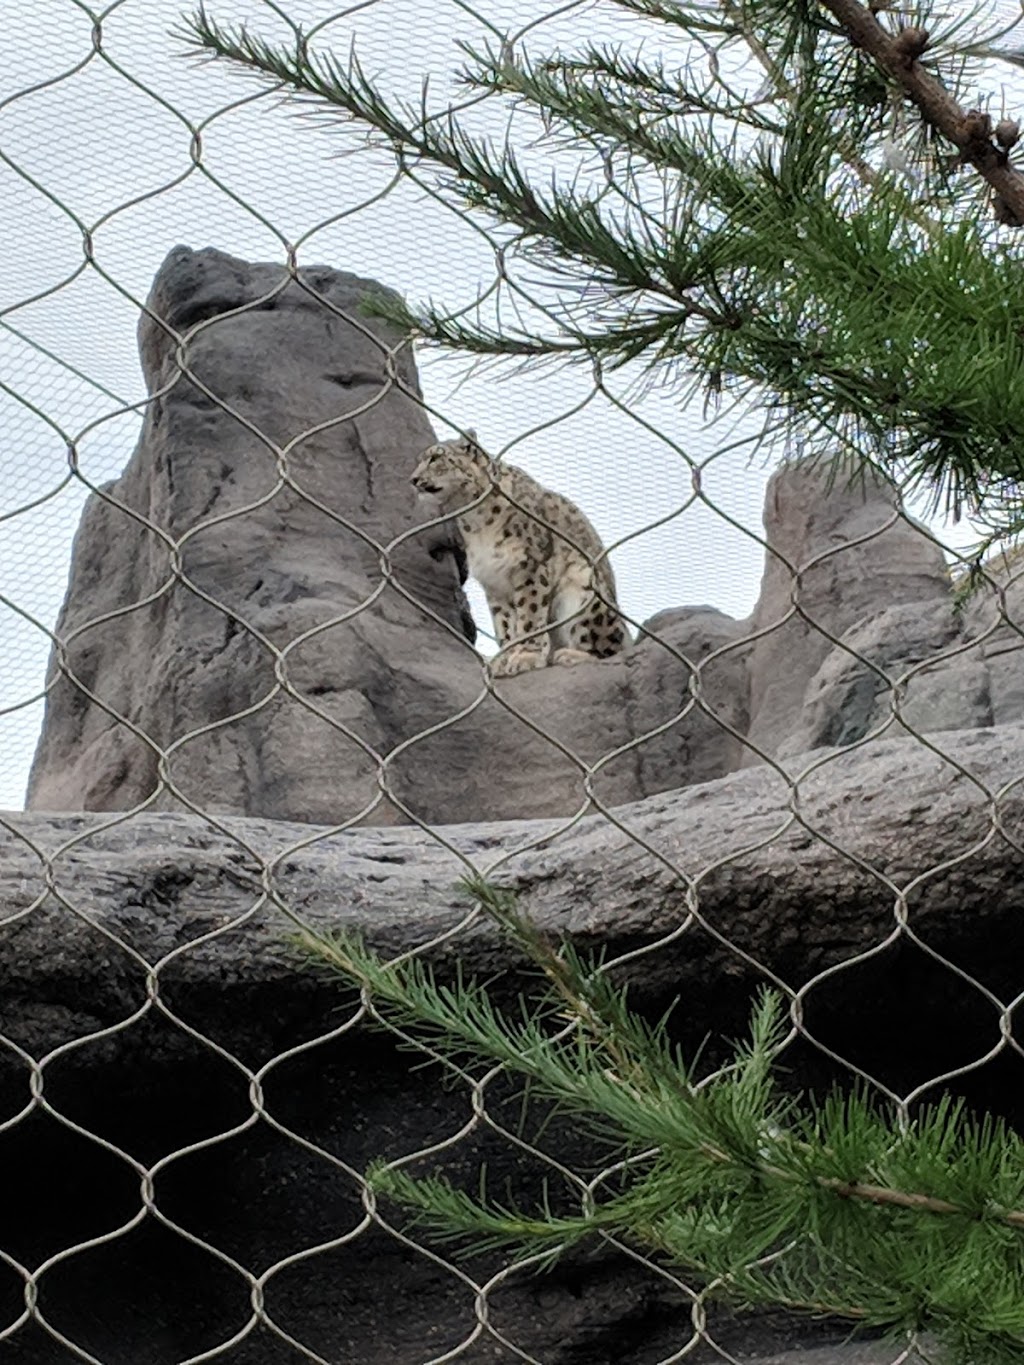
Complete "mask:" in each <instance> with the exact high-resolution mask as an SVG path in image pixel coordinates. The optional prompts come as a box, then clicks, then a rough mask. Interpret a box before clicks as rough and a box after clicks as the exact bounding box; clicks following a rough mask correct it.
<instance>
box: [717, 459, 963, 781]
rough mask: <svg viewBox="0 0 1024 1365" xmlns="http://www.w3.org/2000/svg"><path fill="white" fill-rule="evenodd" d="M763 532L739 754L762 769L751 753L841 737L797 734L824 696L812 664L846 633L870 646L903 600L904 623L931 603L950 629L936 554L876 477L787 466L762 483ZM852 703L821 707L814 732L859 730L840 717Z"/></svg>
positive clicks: (947, 595) (945, 582)
mask: <svg viewBox="0 0 1024 1365" xmlns="http://www.w3.org/2000/svg"><path fill="white" fill-rule="evenodd" d="M764 525H765V540H766V542H767V544H768V547H769V549H768V553H767V554H766V557H765V569H764V576H763V578H762V580H761V593H760V597H759V599H758V602H757V606H756V607H755V608H754V612H753V614H752V616H751V617H750V620H749V621H748V622H747V623H746V631H745V633H749V634H751V635H752V634H754V633H755V632H757V634H758V639H757V640H756V642H755V643H754V645H753V646H752V647H751V652H750V660H749V666H750V726H749V730H748V732H747V733H748V738H749V739H750V741H751V745H752V746H754V745H756V748H753V747H751V748H748V749H747V750H746V752H745V754H744V759H743V761H744V763H746V764H752V763H757V762H759V761H760V758H759V754H769V755H772V756H778V755H780V754H782V753H785V752H787V751H788V752H789V753H800V752H802V751H803V750H805V749H809V748H812V747H815V743H823V744H834V743H843V742H848V741H846V740H839V739H836V738H822V739H820V740H817V741H815V742H813V743H807V742H806V741H805V739H804V736H805V735H806V733H807V732H806V728H805V727H806V724H807V722H806V718H805V716H804V708H805V706H806V705H807V703H808V701H809V700H817V699H818V697H819V695H820V690H821V685H820V683H817V674H818V671H819V668H821V666H822V665H823V664H824V663H825V661H826V660H827V659H829V658H830V656H832V655H833V653H834V650H835V641H836V640H837V639H839V638H841V637H843V636H844V633H845V632H846V631H848V630H850V629H851V628H853V627H855V626H858V625H860V626H861V627H862V638H861V641H860V643H861V644H862V645H864V646H865V647H866V648H867V649H868V650H873V649H875V648H876V646H875V639H874V626H873V624H872V623H874V622H876V621H877V620H878V618H879V617H880V616H881V615H882V614H883V613H885V612H886V611H888V610H892V609H898V608H899V607H901V606H903V605H905V604H907V605H908V614H909V615H910V616H912V615H913V612H914V611H915V610H916V609H917V606H918V604H920V603H928V602H933V601H934V602H936V603H937V604H938V605H937V611H938V613H939V615H941V616H943V617H944V618H946V619H948V620H949V621H950V622H952V611H951V592H950V579H949V571H948V570H947V568H946V564H945V561H944V559H943V556H942V551H941V550H940V549H939V547H938V546H937V545H936V544H935V542H934V541H932V540H931V539H929V538H928V537H927V536H926V535H924V534H922V532H921V531H920V530H919V529H918V527H917V526H916V525H915V524H914V523H913V522H911V521H909V520H907V519H906V518H905V517H903V516H900V515H899V514H898V513H897V511H896V505H895V498H894V496H893V490H892V489H891V487H890V486H889V485H887V484H885V483H884V482H882V481H880V480H878V479H875V478H868V477H865V478H864V479H863V480H857V481H855V482H850V481H848V480H846V481H844V480H843V479H842V477H841V476H840V477H837V478H836V481H835V483H833V484H831V485H830V483H829V473H828V471H827V469H825V468H823V467H819V466H816V465H814V464H804V465H795V466H794V465H791V466H789V467H787V468H784V469H782V470H780V471H778V472H777V473H776V474H775V475H773V477H772V478H771V480H770V481H769V484H768V490H767V494H766V498H765V513H764ZM763 632H766V633H763ZM884 638H885V639H887V640H888V639H889V638H890V637H889V635H888V634H886V635H885V637H884ZM843 657H844V658H848V657H849V655H848V654H845V653H844V654H843ZM809 685H810V686H811V688H812V692H811V696H810V698H809V697H808V687H809ZM815 685H816V689H817V690H814V689H815ZM848 700H849V699H848V698H847V696H846V695H839V696H832V697H830V698H829V701H828V702H826V703H825V704H823V706H822V707H821V708H820V709H821V710H822V711H823V712H824V716H823V719H822V720H821V722H820V723H819V729H820V730H822V731H829V730H834V731H836V732H837V733H840V734H843V733H846V732H847V731H849V730H851V729H852V728H854V727H855V725H856V724H859V718H858V720H857V721H854V720H852V719H851V717H849V716H848V715H847V712H846V706H847V702H848ZM859 703H860V698H859V696H857V697H855V698H853V706H854V708H855V709H856V708H857V707H858V706H859ZM972 723H973V722H972V720H971V719H969V718H967V717H965V718H964V719H963V720H953V721H952V724H951V728H956V726H957V725H964V726H966V725H970V724H972ZM797 735H799V736H800V737H801V738H800V739H795V738H794V737H795V736H797Z"/></svg>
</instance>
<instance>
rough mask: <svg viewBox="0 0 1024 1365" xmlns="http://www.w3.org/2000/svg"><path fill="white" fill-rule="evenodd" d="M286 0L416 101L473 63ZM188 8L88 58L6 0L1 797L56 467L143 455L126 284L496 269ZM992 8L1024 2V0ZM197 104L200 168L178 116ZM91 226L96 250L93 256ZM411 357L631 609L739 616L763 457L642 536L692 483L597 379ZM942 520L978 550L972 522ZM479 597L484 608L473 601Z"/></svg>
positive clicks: (381, 4)
mask: <svg viewBox="0 0 1024 1365" xmlns="http://www.w3.org/2000/svg"><path fill="white" fill-rule="evenodd" d="M277 5H278V9H279V10H284V11H285V12H287V13H288V14H289V15H290V16H291V17H292V18H294V19H295V20H296V21H299V22H301V23H303V24H304V25H309V24H311V23H317V22H321V21H324V20H329V21H330V22H329V23H328V24H327V26H326V27H325V28H324V29H323V30H322V31H321V34H320V41H322V42H324V43H327V44H331V45H336V46H337V47H338V48H339V49H341V50H343V51H344V50H347V47H348V43H349V41H350V40H351V38H353V37H354V38H355V41H356V46H357V51H358V52H359V54H360V57H361V60H362V61H363V64H364V66H365V67H366V68H367V69H368V70H369V71H371V72H375V73H379V74H380V75H381V78H382V82H383V83H384V85H385V87H386V88H388V89H391V90H393V91H396V92H398V93H399V94H405V95H409V96H412V95H415V94H416V92H417V90H418V86H419V80H420V78H421V76H422V75H424V74H427V73H430V74H431V76H432V78H433V79H434V80H435V82H436V88H437V90H438V91H439V92H440V91H441V90H443V89H444V83H445V79H446V76H447V74H448V73H450V72H451V71H452V70H453V68H454V67H455V66H456V65H457V64H458V60H459V54H458V53H457V52H456V51H455V49H454V47H453V42H454V38H455V36H465V37H474V36H479V35H481V34H483V32H484V28H483V25H482V23H481V22H480V20H479V19H474V18H473V17H472V16H471V15H470V14H468V13H467V6H466V5H464V4H461V3H460V0H373V2H372V3H370V4H368V5H364V6H361V7H360V6H355V7H352V8H353V9H354V10H355V11H357V12H353V13H348V14H346V11H345V9H344V8H343V7H342V6H341V5H340V4H339V3H338V0H277ZM183 7H185V6H184V3H183V0H121V2H120V3H119V4H114V5H112V6H110V7H109V13H108V16H107V17H106V18H105V20H104V23H103V45H102V48H103V54H104V55H97V54H95V53H94V52H93V47H92V37H91V32H92V20H91V19H90V17H89V15H88V13H87V12H86V11H85V9H84V7H83V6H81V5H79V4H77V3H75V0H0V12H2V16H3V27H4V41H3V43H2V44H0V152H2V153H3V154H4V156H5V157H6V158H9V162H0V232H2V238H0V240H2V242H3V256H2V260H3V267H2V269H0V381H2V383H3V384H4V385H6V386H8V387H9V388H10V389H11V390H13V392H14V395H16V396H12V395H10V394H5V393H4V392H2V391H0V518H3V519H2V520H0V594H2V595H3V596H6V597H7V598H8V599H10V600H11V601H12V602H14V603H15V604H17V606H18V607H19V608H20V609H21V612H23V613H25V614H24V615H21V614H19V613H18V612H16V611H14V610H12V609H10V608H7V607H5V606H4V605H3V604H2V603H0V808H3V807H5V806H6V807H9V808H18V807H19V806H20V805H21V802H22V799H23V794H24V786H25V779H26V775H27V771H28V765H29V762H30V760H31V756H32V751H33V748H34V744H35V738H36V735H37V732H38V727H39V721H40V718H41V704H40V703H38V702H35V703H32V704H29V705H25V704H24V703H26V702H29V701H30V699H31V698H33V697H34V696H36V695H37V694H38V692H39V689H40V687H41V685H42V681H43V677H44V672H45V666H46V659H47V654H48V650H49V643H48V640H47V638H46V635H45V633H44V630H43V629H41V627H52V626H53V624H54V622H55V620H56V615H57V612H58V609H59V606H60V602H61V599H62V596H63V592H64V589H65V585H66V579H67V567H68V558H69V552H70V541H71V537H72V535H73V533H74V530H75V527H76V525H77V522H78V518H79V515H80V511H81V504H82V500H83V496H84V491H83V488H82V485H81V484H80V483H78V482H75V481H68V479H67V464H66V446H65V440H64V436H65V435H68V436H71V437H73V438H75V439H77V440H78V442H79V450H80V456H81V462H82V468H83V471H84V473H85V475H86V477H87V478H88V479H89V480H91V481H93V482H95V483H99V482H102V481H104V480H107V479H110V478H113V477H115V476H116V475H117V474H118V473H119V472H120V470H121V468H122V467H123V465H124V463H125V461H126V459H127V458H128V456H129V455H130V453H131V450H132V448H133V446H134V443H135V440H136V437H137V433H138V426H139V417H138V414H137V413H135V412H132V411H130V410H129V409H130V407H131V405H132V404H137V403H138V402H139V401H140V400H141V399H143V398H144V396H145V394H144V387H143V384H142V377H141V372H140V369H139V364H138V358H137V353H136V345H135V328H136V320H137V301H139V300H141V299H142V298H144V297H145V295H146V293H147V291H148V288H149V285H150V282H151V280H152V277H153V275H154V273H155V271H156V270H157V269H158V267H159V265H160V262H161V261H162V259H163V257H164V256H165V255H166V253H167V251H168V250H170V248H171V247H173V246H175V245H177V244H178V243H185V244H187V245H189V246H192V247H201V246H207V245H212V246H216V247H219V248H221V249H223V250H225V251H229V252H231V253H233V254H235V255H240V256H244V257H249V258H251V259H260V260H280V259H282V255H283V252H282V245H281V243H282V238H288V239H291V240H293V241H295V240H299V239H301V248H300V252H299V258H300V261H301V262H304V263H307V264H313V263H327V264H330V265H334V266H337V267H340V268H342V269H345V270H352V271H356V272H358V273H361V274H367V275H371V276H374V277H376V278H378V279H380V280H381V281H382V282H384V283H386V284H388V285H391V286H393V287H395V288H397V289H399V290H400V291H402V292H403V293H405V294H406V295H407V296H408V297H409V298H410V299H411V300H418V299H423V298H426V297H429V296H432V297H434V298H436V299H438V300H443V301H444V302H445V303H451V304H457V303H459V302H463V301H464V302H466V303H469V302H470V301H471V300H472V299H473V298H474V297H476V296H477V295H478V294H479V293H480V292H481V291H482V289H484V288H486V287H487V285H488V284H489V283H490V282H491V281H492V280H493V279H494V274H495V262H494V256H493V253H492V251H491V250H490V249H489V247H488V246H487V243H486V241H485V240H484V238H483V237H481V235H480V234H479V233H478V232H476V231H475V230H474V229H473V228H472V227H471V226H469V225H467V224H466V223H464V222H462V221H461V220H460V219H459V218H458V217H456V216H454V215H452V214H451V213H449V212H448V211H446V210H444V209H443V208H441V207H440V206H439V205H438V204H436V203H434V202H430V201H428V200H425V199H424V197H423V196H422V194H420V193H419V192H417V191H416V190H415V188H414V187H412V186H410V185H408V184H402V185H399V186H398V187H396V188H395V189H393V190H392V191H391V192H390V193H388V194H387V195H386V196H385V197H383V198H381V199H378V200H375V199H374V197H375V196H376V195H378V194H379V193H380V192H381V191H382V190H383V189H384V187H385V186H386V184H387V182H388V179H389V178H390V172H389V167H388V164H387V162H386V161H385V160H384V159H383V158H382V157H381V156H379V155H368V154H357V155H346V156H338V155H336V154H337V153H339V152H341V151H342V150H345V149H352V148H353V147H356V146H357V143H358V139H357V138H356V137H355V136H354V135H353V134H349V133H344V132H339V131H328V130H326V129H325V128H323V127H322V126H319V125H315V124H312V123H309V122H306V123H305V124H304V123H303V122H302V121H300V120H297V119H296V118H295V116H294V115H291V114H289V113H287V112H286V111H285V110H284V109H283V108H282V107H281V106H280V103H279V102H278V101H276V100H275V99H274V98H272V97H269V96H265V95H261V94H259V87H257V86H256V85H255V84H254V83H249V82H247V81H245V80H242V79H239V78H238V77H232V76H230V75H229V74H228V73H227V72H226V71H224V70H221V69H212V68H210V67H197V66H195V65H192V64H190V63H189V62H187V61H186V60H184V59H183V58H182V56H181V55H180V52H181V47H180V44H177V43H176V42H175V41H174V39H173V38H172V37H170V36H169V33H168V30H170V29H171V28H172V27H173V26H174V24H175V23H176V22H177V20H178V17H179V14H180V12H181V10H182V8H183ZM209 8H210V10H211V12H212V13H213V14H215V15H216V16H217V17H218V18H222V19H225V20H234V19H245V20H248V21H251V22H253V23H254V24H255V25H257V26H258V27H259V29H260V31H261V32H263V33H265V34H266V35H267V36H268V37H274V36H277V35H280V34H282V33H284V32H285V30H284V26H283V24H282V22H281V20H280V19H279V18H277V17H276V16H275V14H274V12H273V10H272V9H271V8H270V6H269V5H268V4H265V3H263V0H247V2H246V0H211V3H210V5H209ZM994 8H995V9H996V10H997V11H1002V12H1004V13H1005V14H1006V15H1007V17H1008V18H1012V17H1013V16H1014V15H1016V14H1019V8H1018V5H1017V0H1005V3H1002V4H996V5H995V6H994ZM476 10H477V12H478V13H479V14H482V15H485V16H486V17H487V18H488V19H490V20H491V21H492V22H493V23H495V24H496V25H498V26H499V27H501V28H504V29H508V28H512V27H513V26H518V27H522V26H523V25H525V24H526V23H527V22H529V21H530V20H531V19H533V18H536V19H544V25H543V27H542V28H540V29H538V30H535V31H534V32H533V34H532V35H531V36H530V39H529V45H530V46H532V48H533V49H534V50H536V51H543V50H546V49H550V48H553V47H555V46H558V45H562V46H570V45H571V44H572V43H573V41H578V40H579V38H580V35H582V34H587V35H591V34H594V35H598V34H599V35H601V36H606V37H610V38H612V39H616V38H626V37H627V36H630V37H631V36H632V35H633V34H635V28H630V29H627V27H626V24H625V23H624V21H623V20H622V18H621V16H620V15H618V14H617V13H614V12H612V11H611V9H610V7H609V6H607V5H605V4H601V3H599V2H598V3H596V4H595V3H593V0H579V2H578V3H576V4H561V5H559V4H556V3H553V0H479V3H478V4H477V5H476ZM332 16H333V17H332ZM662 36H663V35H662ZM1000 74H1001V75H1002V74H1003V73H1000ZM1018 112H1019V109H1018ZM204 120H208V122H206V123H205V124H204V127H203V133H202V142H203V159H202V161H203V167H204V168H205V169H197V168H196V167H195V166H193V164H192V161H191V158H190V150H189V149H190V138H191V134H190V131H189V128H188V121H191V122H192V123H199V122H202V121H204ZM10 163H14V165H13V166H12V165H11V164H10ZM15 167H16V168H17V169H15ZM31 181H35V182H36V183H35V184H33V183H31ZM76 220H77V221H76ZM80 224H81V225H84V226H85V227H87V228H88V229H89V230H90V231H91V233H92V239H93V248H94V252H95V256H96V261H97V266H98V268H97V267H94V266H92V265H88V264H86V265H83V249H82V230H81V226H80ZM421 370H422V379H423V384H424V389H425V393H426V396H427V398H428V400H429V401H430V402H431V404H432V405H433V406H434V407H435V408H437V409H438V410H440V411H441V412H442V413H443V414H444V415H445V416H446V417H448V418H449V419H450V420H451V421H452V422H453V423H457V424H459V425H462V426H475V427H476V428H477V429H478V432H479V434H480V436H481V439H482V440H483V441H484V443H485V444H486V445H488V446H489V447H490V448H492V449H494V450H500V449H502V448H504V447H506V446H507V445H509V443H512V442H517V443H516V444H515V446H514V450H513V451H510V458H511V459H512V460H513V461H514V462H516V463H518V464H522V465H524V466H525V467H526V468H527V469H529V470H530V472H531V473H533V474H534V475H535V476H536V477H538V478H540V479H541V480H542V481H544V482H547V483H550V484H551V485H552V486H554V487H557V488H558V489H560V490H561V491H563V492H565V493H568V494H569V495H570V496H571V497H572V498H573V499H574V500H575V501H577V502H578V503H579V504H580V505H581V506H582V507H583V508H584V510H585V511H586V512H587V514H588V516H589V517H590V518H591V520H592V521H593V522H594V523H595V525H596V526H597V528H598V530H599V531H600V532H601V533H602V535H603V536H604V538H605V540H606V542H612V541H618V540H621V539H622V538H623V537H630V536H633V538H632V539H629V540H628V543H626V544H623V545H622V546H621V548H620V549H618V550H617V551H616V552H615V554H614V555H613V562H614V565H615V569H616V573H617V576H618V580H619V585H620V598H621V601H622V604H623V606H624V608H625V610H626V611H627V612H628V613H629V614H630V615H631V616H633V617H634V618H636V619H638V620H642V619H644V618H645V617H647V616H649V615H651V614H652V613H653V612H655V611H657V610H660V609H661V608H664V607H669V606H675V605H680V604H683V603H697V602H708V603H711V604H713V605H714V606H717V607H719V608H721V609H722V610H724V611H727V612H729V613H730V614H732V615H735V616H744V615H746V613H747V612H748V611H749V610H750V608H751V606H752V605H753V601H754V598H755V596H756V593H757V587H758V582H759V578H760V573H761V567H762V558H763V552H762V549H761V547H760V546H759V545H758V544H757V542H756V540H755V539H754V536H756V535H757V534H759V533H760V530H761V506H762V499H763V488H764V482H765V479H766V478H767V474H768V472H769V471H768V470H767V469H765V468H763V467H762V466H761V465H760V464H757V465H755V466H754V467H748V458H747V455H746V454H745V453H743V452H742V451H737V452H735V453H733V454H730V455H724V456H722V457H721V458H720V459H718V460H716V461H715V462H714V463H713V464H712V465H711V466H710V467H709V468H708V470H707V472H706V473H705V476H704V489H705V491H706V493H707V494H708V495H709V497H710V498H711V500H712V501H713V502H714V503H715V504H716V506H717V507H719V508H720V509H721V510H722V512H723V513H726V514H727V516H728V517H729V518H731V519H732V522H734V523H736V524H735V525H734V524H731V523H730V521H728V520H726V519H725V518H724V517H722V516H719V515H716V514H715V513H714V512H712V511H710V510H709V509H707V508H703V507H699V506H697V507H691V508H689V509H688V510H687V511H686V512H685V513H683V514H682V515H681V516H680V517H678V518H675V519H674V520H672V521H671V522H669V523H668V524H667V525H662V526H660V527H658V528H654V529H648V530H644V528H645V527H650V526H651V524H652V523H653V522H655V521H658V520H660V519H662V518H665V517H668V516H669V515H670V514H671V513H672V512H673V510H674V509H676V508H678V507H680V506H681V504H682V503H683V502H684V501H685V500H686V498H687V496H688V493H689V489H690V479H689V471H688V468H687V466H686V465H685V462H683V461H682V460H680V458H679V456H678V454H676V453H675V452H674V451H673V450H672V449H671V448H670V447H669V446H668V445H666V444H665V443H663V442H661V441H659V440H658V439H657V437H656V436H655V435H653V434H645V433H644V432H643V431H642V429H641V428H640V427H638V426H637V425H636V424H635V423H634V422H632V421H631V420H630V419H629V418H628V417H626V416H624V415H622V414H621V413H619V412H617V411H616V409H615V408H614V407H613V406H612V405H611V404H609V403H608V401H607V400H606V399H603V398H602V397H600V396H599V395H598V396H595V395H593V393H592V386H591V383H590V381H589V379H588V377H587V376H586V375H584V374H582V373H570V372H565V371H563V372H561V373H558V374H555V375H552V376H549V377H546V378H538V377H537V376H536V375H533V376H512V377H508V378H504V379H499V377H498V375H497V374H496V373H495V372H494V371H493V370H492V371H490V372H489V373H487V374H484V375H474V376H471V377H469V378H467V377H466V368H465V365H464V363H463V362H456V361H453V360H451V359H448V360H441V359H440V358H433V359H432V358H429V357H428V358H426V359H425V360H422V361H421ZM581 405H582V406H581ZM638 411H640V413H641V414H642V416H643V417H644V419H645V420H646V421H648V422H650V423H651V424H652V425H653V426H654V427H655V428H657V429H658V430H661V431H664V432H665V433H666V434H667V435H668V436H670V437H671V438H672V440H673V441H675V442H676V443H678V444H679V445H681V446H683V447H684V448H685V450H686V451H687V453H688V454H690V455H691V456H693V457H696V458H698V459H706V458H707V457H709V456H710V455H712V454H713V453H714V451H715V449H716V448H717V447H718V446H719V445H720V444H721V443H722V442H723V440H724V433H723V431H722V429H721V428H716V429H714V430H713V431H708V430H706V429H704V428H703V425H702V420H701V413H700V410H699V408H697V409H694V410H691V411H684V410H681V409H680V407H679V405H678V404H677V403H676V402H674V401H673V400H672V398H671V395H670V394H665V393H662V394H653V395H650V396H648V397H645V398H644V400H643V402H642V404H641V406H640V407H639V409H638ZM556 419H557V420H556ZM435 425H437V424H435ZM541 426H543V427H544V430H542V431H536V432H534V431H533V429H534V428H538V427H541ZM531 432H532V433H533V434H530V433H531ZM518 438H522V439H518ZM744 528H746V529H744ZM637 532H643V534H639V535H635V536H634V533H637ZM949 539H950V541H951V543H953V542H954V541H955V542H956V543H960V544H963V543H965V533H964V532H963V531H961V533H960V534H959V536H958V537H954V536H953V535H952V534H951V535H950V536H949ZM474 600H475V609H476V613H477V617H478V620H479V621H480V622H481V624H484V623H486V622H487V615H486V608H485V607H484V605H483V602H482V597H480V595H479V594H477V595H476V596H475V599H474Z"/></svg>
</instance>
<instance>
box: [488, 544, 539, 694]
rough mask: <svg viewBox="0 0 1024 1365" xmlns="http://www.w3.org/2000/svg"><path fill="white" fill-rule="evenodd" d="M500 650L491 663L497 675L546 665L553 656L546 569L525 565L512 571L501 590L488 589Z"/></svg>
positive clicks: (507, 675)
mask: <svg viewBox="0 0 1024 1365" xmlns="http://www.w3.org/2000/svg"><path fill="white" fill-rule="evenodd" d="M487 605H488V606H489V607H490V609H491V615H492V616H493V617H494V629H495V632H496V634H497V636H498V645H499V647H500V652H499V653H498V655H497V656H496V657H495V659H494V661H493V662H492V664H491V674H492V676H493V677H495V678H510V677H512V675H513V674H515V673H527V672H529V670H530V669H532V668H544V667H546V665H547V664H548V663H549V662H550V658H551V636H550V634H549V633H548V629H547V626H548V621H549V619H550V612H551V578H550V575H549V574H548V572H547V570H546V569H544V568H538V567H536V566H526V565H524V566H522V567H520V568H518V569H516V570H515V571H514V572H513V573H511V574H510V575H509V578H508V582H507V584H504V585H503V590H502V592H500V593H494V594H493V595H492V594H491V593H488V595H487Z"/></svg>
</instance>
